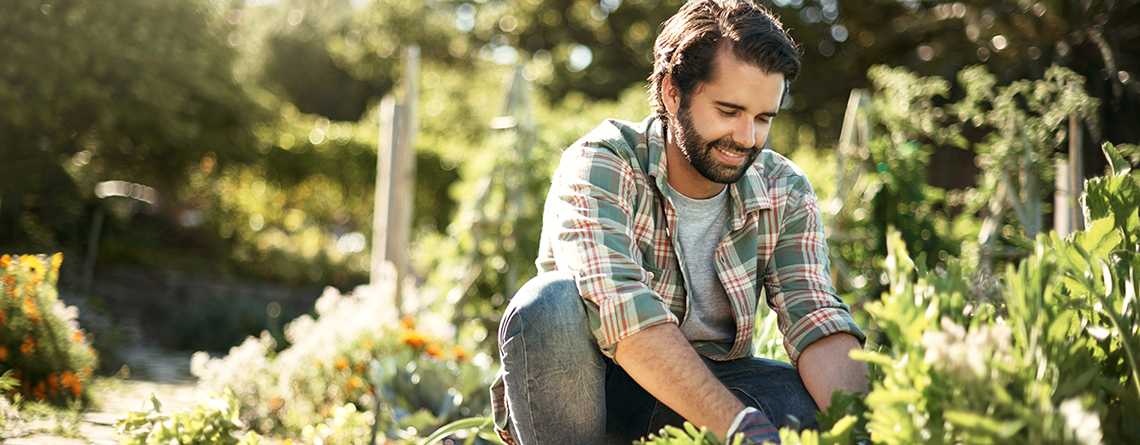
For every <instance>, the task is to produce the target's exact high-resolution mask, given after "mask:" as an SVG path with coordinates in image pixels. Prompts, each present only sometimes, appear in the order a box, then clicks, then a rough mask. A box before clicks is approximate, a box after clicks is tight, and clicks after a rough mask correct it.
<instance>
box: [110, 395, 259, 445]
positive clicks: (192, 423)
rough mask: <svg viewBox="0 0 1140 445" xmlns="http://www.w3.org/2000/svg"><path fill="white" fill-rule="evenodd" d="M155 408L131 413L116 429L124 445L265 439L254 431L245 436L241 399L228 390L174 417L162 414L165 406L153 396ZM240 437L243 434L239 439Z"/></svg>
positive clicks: (234, 444) (251, 443)
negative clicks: (240, 412) (240, 414)
mask: <svg viewBox="0 0 1140 445" xmlns="http://www.w3.org/2000/svg"><path fill="white" fill-rule="evenodd" d="M151 405H152V406H151V409H149V410H144V411H131V412H130V413H129V414H128V415H127V417H125V418H122V419H120V420H119V422H118V423H117V424H116V426H115V434H116V435H118V436H119V443H121V444H123V445H158V444H162V445H172V444H178V445H198V444H219V445H257V444H258V443H260V442H261V437H260V436H258V435H257V433H254V432H248V433H245V434H244V435H241V433H242V432H243V431H244V429H245V428H244V425H243V424H242V422H241V419H240V418H239V408H240V406H239V405H238V401H237V398H236V397H234V393H233V391H230V390H229V389H226V390H224V391H223V392H222V396H221V397H213V396H208V397H203V400H202V402H201V403H199V404H198V406H195V407H194V408H185V409H183V410H181V411H180V412H177V413H174V414H166V413H163V412H162V403H161V402H160V401H159V400H158V398H157V397H155V396H153V395H152V396H151ZM239 435H241V436H240V437H239Z"/></svg>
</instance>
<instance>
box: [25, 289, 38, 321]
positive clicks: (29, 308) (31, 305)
mask: <svg viewBox="0 0 1140 445" xmlns="http://www.w3.org/2000/svg"><path fill="white" fill-rule="evenodd" d="M24 313H26V314H28V318H30V319H31V320H32V324H37V325H38V324H40V313H39V311H37V310H36V300H33V299H32V297H31V296H28V297H24Z"/></svg>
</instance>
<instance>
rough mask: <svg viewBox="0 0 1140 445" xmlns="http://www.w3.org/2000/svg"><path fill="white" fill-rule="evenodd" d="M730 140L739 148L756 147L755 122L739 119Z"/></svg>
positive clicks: (745, 118) (748, 119)
mask: <svg viewBox="0 0 1140 445" xmlns="http://www.w3.org/2000/svg"><path fill="white" fill-rule="evenodd" d="M732 140H733V142H736V143H737V145H740V146H741V147H749V148H751V147H755V146H756V122H754V121H753V120H752V119H750V118H747V117H744V118H741V119H740V121H739V122H737V124H736V128H735V129H733V133H732Z"/></svg>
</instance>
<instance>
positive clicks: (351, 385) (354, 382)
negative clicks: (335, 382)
mask: <svg viewBox="0 0 1140 445" xmlns="http://www.w3.org/2000/svg"><path fill="white" fill-rule="evenodd" d="M346 386H347V387H348V390H349V391H350V392H351V391H352V390H354V389H356V388H359V387H361V386H364V380H361V379H360V377H357V376H352V377H349V378H348V385H346Z"/></svg>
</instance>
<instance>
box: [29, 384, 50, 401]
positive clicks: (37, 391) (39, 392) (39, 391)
mask: <svg viewBox="0 0 1140 445" xmlns="http://www.w3.org/2000/svg"><path fill="white" fill-rule="evenodd" d="M46 389H47V388H45V387H44V381H43V380H40V382H39V383H36V386H35V387H34V388H32V396H33V397H35V398H36V400H47V395H46V394H44V392H45V391H46Z"/></svg>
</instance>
